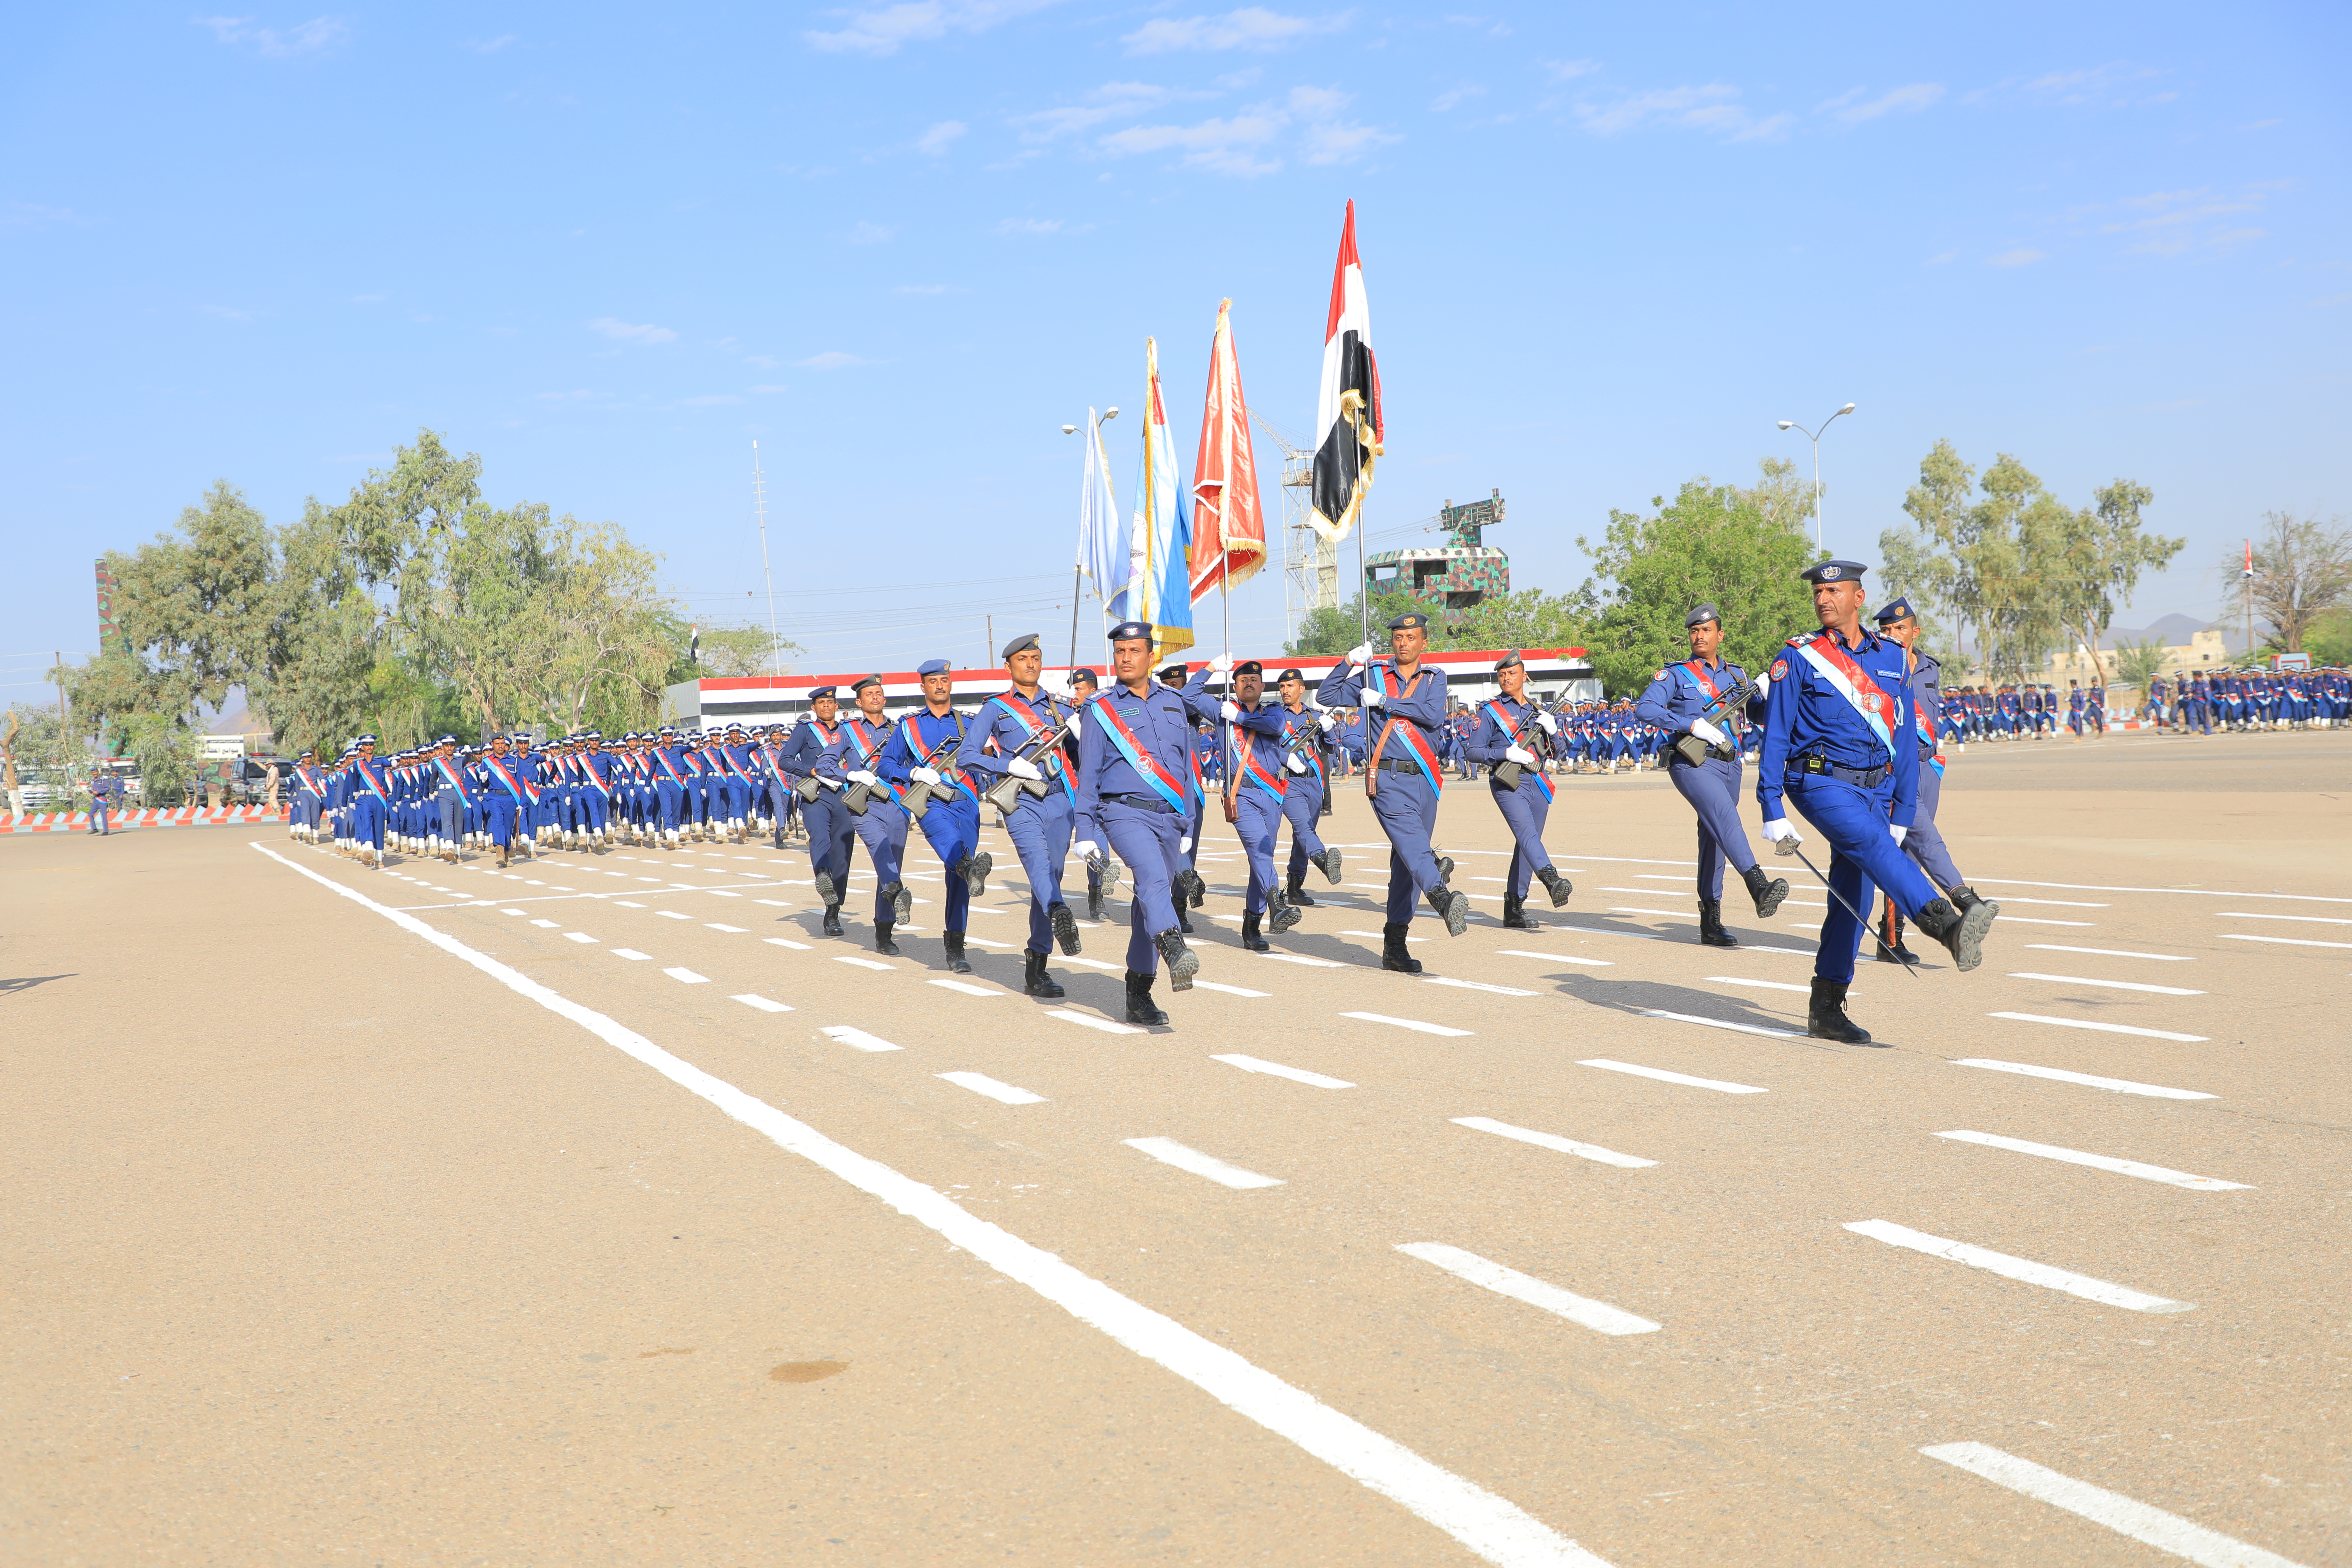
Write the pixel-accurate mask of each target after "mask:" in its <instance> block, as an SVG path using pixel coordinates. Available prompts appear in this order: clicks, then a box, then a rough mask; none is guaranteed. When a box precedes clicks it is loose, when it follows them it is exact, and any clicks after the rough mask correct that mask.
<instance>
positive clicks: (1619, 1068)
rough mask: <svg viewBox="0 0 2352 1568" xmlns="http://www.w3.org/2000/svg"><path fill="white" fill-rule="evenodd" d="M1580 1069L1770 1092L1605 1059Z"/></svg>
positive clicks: (1704, 1086) (1725, 1089) (1727, 1091)
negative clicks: (1594, 1069) (1602, 1070)
mask: <svg viewBox="0 0 2352 1568" xmlns="http://www.w3.org/2000/svg"><path fill="white" fill-rule="evenodd" d="M1576 1065H1577V1066H1578V1067H1580V1068H1607V1069H1608V1070H1609V1071H1611V1072H1629V1073H1632V1074H1633V1076H1634V1077H1635V1078H1654V1079H1657V1080H1658V1081H1659V1082H1660V1083H1685V1084H1688V1085H1690V1086H1691V1087H1692V1088H1693V1089H1719V1090H1720V1091H1722V1092H1723V1093H1725V1094H1766V1093H1769V1092H1770V1091H1769V1090H1768V1089H1759V1088H1757V1087H1756V1086H1755V1085H1754V1084H1752V1083H1726V1082H1725V1081H1724V1080H1723V1079H1719V1078H1693V1077H1691V1076H1690V1075H1689V1074H1688V1073H1679V1072H1668V1071H1667V1070H1666V1069H1665V1068H1645V1067H1636V1066H1634V1065H1633V1063H1632V1062H1612V1061H1611V1060H1610V1059H1609V1058H1607V1057H1594V1058H1591V1060H1590V1061H1581V1062H1579V1063H1577V1064H1576Z"/></svg>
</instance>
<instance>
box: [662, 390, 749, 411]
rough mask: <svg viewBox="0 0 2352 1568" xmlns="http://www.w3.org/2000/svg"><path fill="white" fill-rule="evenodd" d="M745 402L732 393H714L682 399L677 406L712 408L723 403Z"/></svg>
mask: <svg viewBox="0 0 2352 1568" xmlns="http://www.w3.org/2000/svg"><path fill="white" fill-rule="evenodd" d="M742 401H743V400H742V399H741V398H740V397H738V396H737V395H735V394H733V393H731V392H713V393H708V394H705V395H703V396H700V397H681V398H679V399H678V400H677V405H678V406H679V407H680V408H710V407H714V406H716V405H719V404H722V403H740V402H742Z"/></svg>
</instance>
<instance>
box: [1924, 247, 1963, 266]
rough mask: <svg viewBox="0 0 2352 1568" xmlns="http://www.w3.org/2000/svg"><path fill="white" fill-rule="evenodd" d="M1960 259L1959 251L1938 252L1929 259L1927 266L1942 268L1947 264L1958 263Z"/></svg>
mask: <svg viewBox="0 0 2352 1568" xmlns="http://www.w3.org/2000/svg"><path fill="white" fill-rule="evenodd" d="M1959 258H1960V253H1959V252H1958V251H1957V250H1943V251H1938V252H1937V253H1936V254H1935V255H1933V256H1931V257H1929V258H1927V265H1928V266H1930V267H1941V266H1943V265H1944V264H1945V263H1946V262H1948V261H1957V260H1958V259H1959Z"/></svg>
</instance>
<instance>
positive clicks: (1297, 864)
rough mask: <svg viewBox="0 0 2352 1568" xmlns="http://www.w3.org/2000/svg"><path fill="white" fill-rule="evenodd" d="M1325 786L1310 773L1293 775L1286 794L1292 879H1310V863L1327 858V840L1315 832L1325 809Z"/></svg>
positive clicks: (1284, 790) (1284, 807) (1284, 794)
mask: <svg viewBox="0 0 2352 1568" xmlns="http://www.w3.org/2000/svg"><path fill="white" fill-rule="evenodd" d="M1324 787H1325V786H1324V783H1323V781H1322V780H1321V779H1319V778H1318V777H1316V776H1315V775H1314V774H1312V773H1309V774H1307V776H1306V777H1304V778H1301V777H1299V776H1298V775H1297V774H1296V773H1293V774H1292V775H1291V777H1290V783H1289V784H1287V785H1286V786H1285V787H1284V789H1283V792H1282V815H1283V816H1284V817H1285V818H1286V819H1287V820H1288V822H1289V823H1290V867H1289V870H1290V879H1291V880H1292V881H1294V882H1295V881H1297V879H1299V878H1301V877H1304V876H1305V875H1307V861H1308V860H1310V859H1315V858H1320V857H1321V856H1322V854H1323V839H1322V837H1321V836H1320V835H1318V833H1317V832H1316V831H1315V817H1316V814H1317V813H1318V812H1320V811H1321V810H1322V809H1323V791H1324Z"/></svg>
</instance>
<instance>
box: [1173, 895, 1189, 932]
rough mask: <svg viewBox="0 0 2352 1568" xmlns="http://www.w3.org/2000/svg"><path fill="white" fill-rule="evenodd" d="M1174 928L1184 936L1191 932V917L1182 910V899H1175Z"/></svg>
mask: <svg viewBox="0 0 2352 1568" xmlns="http://www.w3.org/2000/svg"><path fill="white" fill-rule="evenodd" d="M1176 929H1177V930H1178V931H1182V932H1183V933H1184V934H1185V935H1186V936H1191V935H1192V916H1191V915H1188V914H1186V913H1185V912H1184V900H1181V899H1178V900H1176Z"/></svg>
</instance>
